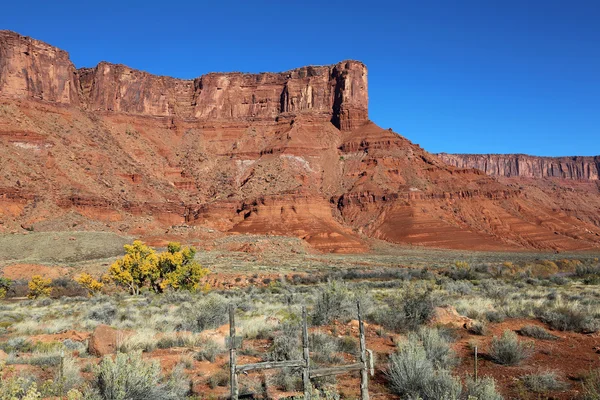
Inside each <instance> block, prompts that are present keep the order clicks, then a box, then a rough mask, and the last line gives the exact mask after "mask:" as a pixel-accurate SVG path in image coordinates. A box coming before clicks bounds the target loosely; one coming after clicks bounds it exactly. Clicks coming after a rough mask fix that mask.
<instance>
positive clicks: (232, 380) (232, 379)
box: [229, 305, 238, 400]
mask: <svg viewBox="0 0 600 400" xmlns="http://www.w3.org/2000/svg"><path fill="white" fill-rule="evenodd" d="M236 361H237V355H236V351H235V309H234V307H233V305H230V306H229V384H230V385H231V397H230V398H231V400H238V382H237V374H236V372H235V368H236Z"/></svg>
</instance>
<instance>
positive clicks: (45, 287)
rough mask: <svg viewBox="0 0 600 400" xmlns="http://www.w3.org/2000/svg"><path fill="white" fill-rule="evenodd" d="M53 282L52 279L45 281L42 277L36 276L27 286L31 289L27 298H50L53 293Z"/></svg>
mask: <svg viewBox="0 0 600 400" xmlns="http://www.w3.org/2000/svg"><path fill="white" fill-rule="evenodd" d="M50 283H52V281H51V280H50V279H44V278H43V277H42V276H41V275H34V276H32V277H31V280H30V281H29V283H28V284H27V286H28V287H29V293H28V294H27V297H29V298H30V299H37V298H38V297H48V296H50V294H51V293H52V288H51V287H50Z"/></svg>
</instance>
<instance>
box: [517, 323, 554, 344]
mask: <svg viewBox="0 0 600 400" xmlns="http://www.w3.org/2000/svg"><path fill="white" fill-rule="evenodd" d="M519 333H520V334H521V335H523V336H527V337H532V338H535V339H543V340H556V339H558V337H557V336H554V335H553V334H551V333H550V332H548V331H547V330H545V329H544V328H542V327H541V326H537V325H525V326H524V327H522V328H521V329H520V330H519Z"/></svg>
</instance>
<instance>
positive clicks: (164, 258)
mask: <svg viewBox="0 0 600 400" xmlns="http://www.w3.org/2000/svg"><path fill="white" fill-rule="evenodd" d="M195 256H196V249H195V248H193V247H184V248H182V247H181V244H179V243H176V242H171V243H169V245H168V246H167V251H166V252H163V253H160V254H159V255H158V269H159V270H160V277H161V279H162V281H161V282H160V285H158V286H159V289H158V290H157V291H162V290H164V289H165V288H167V287H172V288H173V289H184V290H199V289H202V286H201V280H202V278H204V277H205V276H206V275H208V274H209V273H210V271H209V270H208V269H207V268H202V266H201V265H200V264H199V263H197V262H196V261H194V257H195Z"/></svg>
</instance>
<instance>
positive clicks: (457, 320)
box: [430, 306, 475, 329]
mask: <svg viewBox="0 0 600 400" xmlns="http://www.w3.org/2000/svg"><path fill="white" fill-rule="evenodd" d="M474 322H475V321H473V320H472V319H471V318H468V317H464V316H462V315H460V314H459V313H458V311H456V308H454V307H452V306H444V307H436V308H435V311H434V316H433V318H432V319H431V322H430V324H431V325H445V326H451V327H455V328H466V329H469V328H470V327H471V326H472V325H473V323H474Z"/></svg>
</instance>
